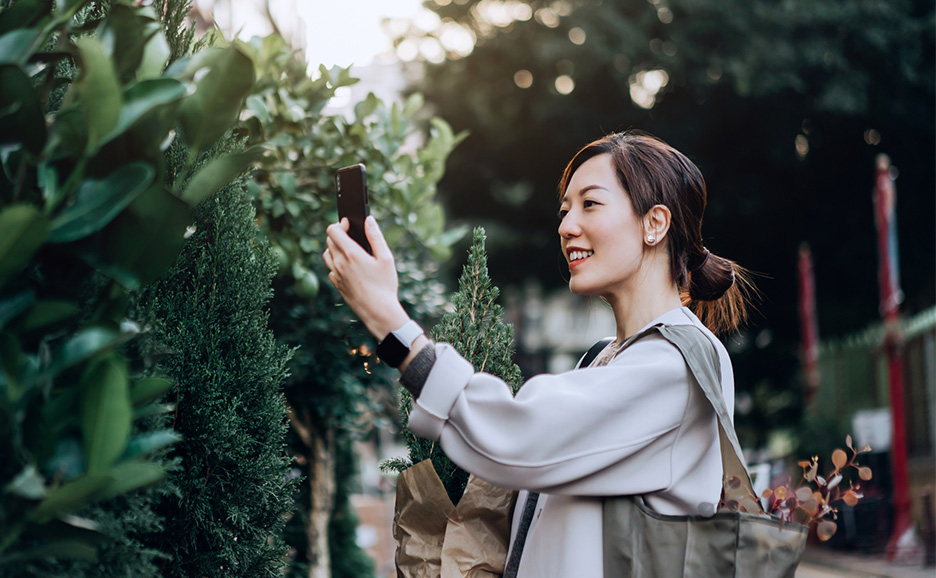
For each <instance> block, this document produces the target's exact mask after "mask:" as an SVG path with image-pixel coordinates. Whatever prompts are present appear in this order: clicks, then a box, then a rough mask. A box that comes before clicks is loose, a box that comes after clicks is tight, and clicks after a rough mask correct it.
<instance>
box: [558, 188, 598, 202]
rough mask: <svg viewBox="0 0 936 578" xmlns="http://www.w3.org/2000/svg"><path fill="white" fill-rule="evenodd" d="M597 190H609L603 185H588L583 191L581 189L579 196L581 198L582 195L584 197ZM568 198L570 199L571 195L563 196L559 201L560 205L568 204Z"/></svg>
mask: <svg viewBox="0 0 936 578" xmlns="http://www.w3.org/2000/svg"><path fill="white" fill-rule="evenodd" d="M595 189H600V190H602V191H607V190H608V189H606V188H604V187H602V186H601V185H586V186H584V187H582V188H581V189H579V190H578V193H577V194H578V196H580V197H581V196H582V195H584V194H585V193H587V192H588V191H592V190H595ZM568 197H569V194H568V193H566V194H564V195H562V198H561V199H559V203H560V204H562V203H564V202H566V199H568Z"/></svg>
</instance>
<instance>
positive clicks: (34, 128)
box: [0, 39, 46, 155]
mask: <svg viewBox="0 0 936 578" xmlns="http://www.w3.org/2000/svg"><path fill="white" fill-rule="evenodd" d="M0 40H2V39H0ZM0 54H3V47H2V46H0ZM0 86H2V87H3V90H2V91H0V110H7V109H12V110H14V112H13V113H12V114H7V115H4V116H2V117H0V144H8V143H17V142H21V143H23V146H24V147H26V150H28V151H29V152H31V153H32V154H34V155H38V154H39V153H41V152H42V147H44V146H45V142H46V124H45V115H44V114H43V113H42V105H41V103H40V102H39V95H38V94H37V93H36V89H35V88H33V83H32V81H31V80H30V79H29V77H28V76H27V75H26V73H25V72H24V71H23V69H22V68H20V67H19V66H17V65H15V64H4V65H0Z"/></svg>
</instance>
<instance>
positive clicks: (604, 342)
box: [575, 337, 614, 369]
mask: <svg viewBox="0 0 936 578" xmlns="http://www.w3.org/2000/svg"><path fill="white" fill-rule="evenodd" d="M612 341H614V338H613V337H605V338H604V339H600V340H598V342H596V343H595V344H594V345H592V346H591V349H589V350H588V352H586V353H585V355H584V356H583V357H582V359H581V361H579V362H578V365H576V366H575V369H580V368H585V367H588V366H589V365H591V362H592V361H595V358H596V357H598V354H599V353H601V352H602V351H603V350H604V348H605V347H607V346H608V345H610V344H611V342H612Z"/></svg>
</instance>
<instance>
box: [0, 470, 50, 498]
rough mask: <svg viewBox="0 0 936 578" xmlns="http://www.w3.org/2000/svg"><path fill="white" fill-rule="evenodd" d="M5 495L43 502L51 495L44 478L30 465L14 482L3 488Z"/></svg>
mask: <svg viewBox="0 0 936 578" xmlns="http://www.w3.org/2000/svg"><path fill="white" fill-rule="evenodd" d="M3 493H5V494H12V495H14V496H19V497H21V498H26V499H28V500H41V499H42V498H44V497H46V496H47V495H48V493H49V491H48V488H46V485H45V478H43V477H42V476H41V475H40V474H39V472H38V471H37V470H36V466H34V465H32V464H30V465H28V466H26V467H25V468H23V469H22V471H20V473H18V474H17V475H16V477H14V478H13V480H12V481H11V482H10V483H8V484H7V485H6V486H4V487H3Z"/></svg>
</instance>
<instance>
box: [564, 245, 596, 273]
mask: <svg viewBox="0 0 936 578" xmlns="http://www.w3.org/2000/svg"><path fill="white" fill-rule="evenodd" d="M566 253H567V254H568V256H569V269H572V268H575V267H577V266H579V265H581V264H582V263H584V262H585V261H586V260H587V259H588V258H589V257H591V256H592V255H594V254H595V252H594V251H591V250H586V249H580V248H578V247H569V248H568V249H566Z"/></svg>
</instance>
